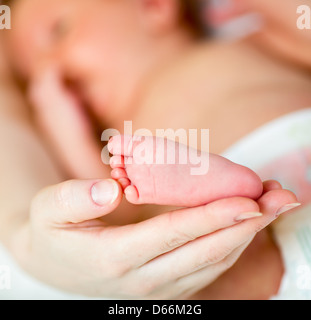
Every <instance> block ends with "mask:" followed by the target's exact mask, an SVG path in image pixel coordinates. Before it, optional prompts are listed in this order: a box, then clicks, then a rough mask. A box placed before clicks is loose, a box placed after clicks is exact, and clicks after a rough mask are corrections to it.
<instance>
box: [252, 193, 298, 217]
mask: <svg viewBox="0 0 311 320" xmlns="http://www.w3.org/2000/svg"><path fill="white" fill-rule="evenodd" d="M257 203H258V205H259V207H260V210H261V212H263V213H266V212H274V213H275V215H276V217H278V215H279V214H280V213H284V212H285V211H284V209H283V208H284V207H285V208H286V206H288V205H292V204H293V205H295V206H296V207H297V205H298V200H297V197H296V196H295V194H294V193H292V192H291V191H289V190H271V191H268V192H266V193H265V194H264V195H263V196H262V197H261V198H260V199H259V200H258V201H257Z"/></svg>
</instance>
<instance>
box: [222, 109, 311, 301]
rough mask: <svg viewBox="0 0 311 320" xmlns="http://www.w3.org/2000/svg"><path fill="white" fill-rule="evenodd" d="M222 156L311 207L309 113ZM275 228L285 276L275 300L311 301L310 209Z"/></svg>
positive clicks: (273, 125) (278, 123)
mask: <svg viewBox="0 0 311 320" xmlns="http://www.w3.org/2000/svg"><path fill="white" fill-rule="evenodd" d="M223 155H224V156H225V157H227V158H229V159H230V160H232V161H234V162H236V163H239V164H242V165H244V166H247V167H249V168H251V169H253V170H254V171H255V172H259V175H260V176H261V177H262V178H263V180H265V179H269V178H270V179H277V180H279V181H280V182H281V183H282V185H283V186H284V187H285V188H287V189H290V190H292V191H293V192H295V193H296V194H297V196H298V199H299V201H301V202H302V203H304V201H305V203H307V202H310V200H311V108H307V109H303V110H301V111H298V112H295V113H292V114H288V115H286V116H284V117H281V118H279V119H277V120H275V121H272V122H270V123H268V124H266V125H264V126H263V127H261V128H259V129H258V130H255V131H254V132H253V133H252V134H250V135H248V136H247V137H245V138H244V139H242V140H241V141H239V142H238V143H236V144H235V145H233V146H232V147H231V148H230V149H228V150H227V151H226V152H225V153H224V154H223ZM271 164H272V165H271ZM264 168H268V169H264ZM272 228H273V232H274V236H275V240H276V243H277V244H278V246H279V248H280V250H281V254H282V257H283V262H284V267H285V273H284V276H283V279H282V282H281V286H280V289H279V292H278V294H277V295H276V296H275V297H271V299H273V300H296V299H303V300H305V299H308V300H309V299H311V205H305V206H304V207H302V208H301V209H299V210H298V212H297V210H296V211H295V213H293V214H287V215H284V216H281V217H280V218H279V219H278V220H277V221H276V222H275V223H274V224H273V225H272Z"/></svg>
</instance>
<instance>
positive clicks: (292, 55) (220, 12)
mask: <svg viewBox="0 0 311 320" xmlns="http://www.w3.org/2000/svg"><path fill="white" fill-rule="evenodd" d="M213 3H216V4H217V3H218V5H216V6H215V5H214V6H212V9H211V10H209V15H207V17H208V19H210V20H212V23H214V24H216V26H217V27H218V26H219V25H221V24H225V23H227V22H228V21H230V20H232V19H235V18H237V17H241V16H243V15H246V14H249V13H255V14H259V15H260V16H261V19H262V27H261V29H260V31H259V32H256V33H255V34H253V35H252V38H251V39H252V40H253V41H254V43H255V44H256V45H259V46H260V47H261V48H264V49H268V50H270V51H272V53H273V54H274V55H277V56H279V57H281V58H285V59H289V60H291V61H293V62H295V63H299V64H302V65H303V66H308V67H311V58H310V54H309V52H310V50H311V33H310V29H301V28H299V27H298V25H297V22H298V21H299V20H298V19H299V17H300V16H301V15H302V14H303V13H305V12H301V11H299V10H297V9H298V8H299V7H300V6H301V5H304V6H308V7H309V8H311V0H285V1H284V0H273V1H270V0H230V1H224V2H223V1H221V0H218V1H217V0H215V1H213ZM306 14H308V12H306ZM307 17H308V16H307ZM305 23H307V24H308V18H307V19H306V21H305ZM307 27H308V25H307ZM309 27H310V26H309ZM250 28H252V27H251V26H250Z"/></svg>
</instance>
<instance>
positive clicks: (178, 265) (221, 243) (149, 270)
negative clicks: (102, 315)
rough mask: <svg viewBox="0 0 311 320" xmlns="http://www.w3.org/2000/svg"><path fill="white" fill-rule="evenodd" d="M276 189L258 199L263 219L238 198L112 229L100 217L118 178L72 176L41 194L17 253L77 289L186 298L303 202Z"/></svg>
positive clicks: (118, 194) (111, 202)
mask: <svg viewBox="0 0 311 320" xmlns="http://www.w3.org/2000/svg"><path fill="white" fill-rule="evenodd" d="M271 189H272V188H270V189H269V190H270V191H267V190H266V191H267V192H266V193H265V194H264V195H263V197H262V198H261V199H260V200H259V202H258V203H259V205H260V207H261V209H262V212H263V216H260V217H256V213H257V215H258V211H259V205H258V204H257V203H256V202H255V201H253V200H250V199H245V198H231V199H223V200H219V201H216V202H213V203H210V204H208V205H205V206H202V207H198V208H190V209H182V210H177V211H173V212H169V213H166V214H162V215H159V216H157V217H155V218H152V219H150V220H146V221H143V222H140V223H137V224H132V225H126V226H120V227H118V226H114V227H112V226H109V225H107V224H106V223H104V222H103V220H101V217H103V216H105V215H107V214H109V213H111V212H113V211H114V209H115V208H116V207H117V206H118V205H119V203H120V201H121V198H122V190H121V187H120V186H119V184H118V183H117V182H115V181H114V180H95V181H94V180H87V181H83V180H72V181H67V182H65V183H61V184H59V185H55V186H51V187H48V188H46V189H44V190H42V191H41V192H40V193H39V194H38V195H37V196H36V197H35V199H34V200H33V203H32V208H31V216H30V222H29V223H28V224H27V225H26V226H25V228H24V231H23V232H22V233H21V234H20V237H16V240H15V241H16V243H15V247H16V248H18V249H16V250H13V252H15V254H16V257H17V259H18V260H19V261H20V262H21V264H22V265H23V266H24V268H25V269H26V270H28V271H29V272H30V273H32V274H33V275H34V276H36V277H37V278H39V279H40V280H42V281H44V282H45V283H48V284H50V285H52V286H55V287H57V288H61V289H63V290H66V291H70V292H74V293H76V294H83V295H89V296H96V297H118V298H135V299H136V298H139V299H145V298H153V299H173V298H184V297H187V296H189V295H190V294H192V293H194V292H196V291H198V290H199V289H201V288H202V287H205V286H206V285H208V284H210V283H211V282H212V281H214V280H215V279H216V278H217V277H218V276H219V275H221V274H222V273H223V272H224V271H226V270H227V269H228V268H230V267H231V266H232V264H233V263H234V262H235V261H236V260H237V259H238V257H239V256H240V254H241V253H242V252H243V250H244V249H245V248H246V247H247V245H248V244H249V243H250V241H251V240H252V239H253V237H254V236H255V235H256V233H257V232H258V231H260V230H261V229H263V228H264V227H265V226H266V225H268V224H269V223H271V222H272V221H273V220H274V219H275V218H276V212H277V210H278V209H279V208H280V207H283V206H284V205H286V204H288V203H292V202H296V198H295V196H294V195H293V194H292V193H290V192H289V191H286V190H279V189H276V190H271ZM250 212H253V214H249V213H250ZM254 212H255V214H254ZM112 214H113V213H112Z"/></svg>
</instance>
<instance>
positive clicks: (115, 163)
mask: <svg viewBox="0 0 311 320" xmlns="http://www.w3.org/2000/svg"><path fill="white" fill-rule="evenodd" d="M110 167H111V168H112V169H115V168H124V157H123V156H113V157H111V159H110Z"/></svg>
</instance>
